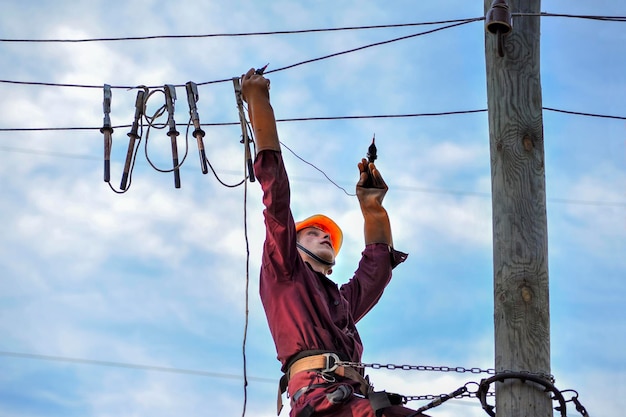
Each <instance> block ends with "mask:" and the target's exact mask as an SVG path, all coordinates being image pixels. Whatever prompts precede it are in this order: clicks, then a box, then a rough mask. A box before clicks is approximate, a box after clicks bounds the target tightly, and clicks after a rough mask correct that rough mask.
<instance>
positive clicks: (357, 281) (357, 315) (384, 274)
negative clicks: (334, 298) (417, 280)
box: [341, 243, 408, 323]
mask: <svg viewBox="0 0 626 417" xmlns="http://www.w3.org/2000/svg"><path fill="white" fill-rule="evenodd" d="M407 256H408V254H406V253H404V252H400V251H398V250H395V249H393V248H392V247H390V246H389V245H387V244H384V243H372V244H369V245H367V246H366V247H365V250H364V251H363V253H362V254H361V261H360V262H359V266H358V268H357V270H356V271H355V273H354V276H353V277H352V279H351V280H350V281H349V282H348V283H346V284H344V285H342V287H341V293H342V295H343V296H344V297H345V298H346V300H348V303H349V305H350V309H351V313H352V317H353V319H354V322H355V323H357V322H358V321H359V320H361V319H362V318H363V317H364V316H365V314H367V313H368V312H369V311H370V310H371V309H372V308H373V307H374V306H375V305H376V303H378V300H380V297H381V296H382V294H383V291H384V290H385V287H386V286H387V284H389V281H391V271H392V269H393V268H395V267H396V266H397V265H398V264H400V263H402V262H404V261H405V260H406V258H407Z"/></svg>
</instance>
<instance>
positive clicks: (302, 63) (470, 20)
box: [0, 17, 484, 90]
mask: <svg viewBox="0 0 626 417" xmlns="http://www.w3.org/2000/svg"><path fill="white" fill-rule="evenodd" d="M480 20H484V18H483V17H479V18H472V19H464V20H461V21H458V22H457V23H453V24H450V25H447V26H442V27H439V28H436V29H432V30H428V31H425V32H419V33H414V34H411V35H407V36H401V37H397V38H393V39H388V40H385V41H381V42H375V43H372V44H367V45H364V46H360V47H357V48H352V49H349V50H345V51H340V52H335V53H332V54H328V55H324V56H321V57H317V58H312V59H307V60H305V61H300V62H296V63H294V64H290V65H287V66H284V67H280V68H276V69H273V70H270V71H266V72H265V74H270V73H274V72H279V71H285V70H287V69H291V68H294V67H298V66H301V65H305V64H310V63H313V62H318V61H321V60H325V59H329V58H334V57H337V56H340V55H345V54H349V53H353V52H357V51H361V50H364V49H367V48H372V47H375V46H380V45H386V44H389V43H392V42H398V41H402V40H406V39H410V38H414V37H417V36H423V35H429V34H432V33H435V32H439V31H442V30H445V29H451V28H454V27H457V26H462V25H465V24H468V23H473V22H477V21H480ZM229 81H232V77H229V78H222V79H219V80H212V81H205V82H200V83H196V85H198V86H200V85H209V84H218V83H223V82H229ZM0 83H6V84H19V85H37V86H48V87H75V88H102V86H101V85H86V84H67V83H64V84H58V83H49V82H33V81H15V80H0ZM173 85H174V87H184V84H173ZM111 88H112V89H113V88H115V89H124V90H132V89H135V88H138V87H137V86H119V85H118V86H113V85H112V86H111ZM148 88H150V89H155V88H158V86H151V87H148Z"/></svg>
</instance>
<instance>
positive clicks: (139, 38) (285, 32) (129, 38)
mask: <svg viewBox="0 0 626 417" xmlns="http://www.w3.org/2000/svg"><path fill="white" fill-rule="evenodd" d="M475 19H483V18H482V17H477V18H475ZM466 20H468V19H451V20H439V21H432V22H418V23H395V24H388V25H366V26H346V27H335V28H319V29H298V30H278V31H267V32H235V33H211V34H203V35H152V36H124V37H109V38H83V39H6V38H5V39H0V42H19V43H84V42H114V41H143V40H154V39H198V38H231V37H245V36H267V35H296V34H305V33H320V32H339V31H351V30H371V29H392V28H402V27H412V26H427V25H443V24H450V23H457V22H463V21H466Z"/></svg>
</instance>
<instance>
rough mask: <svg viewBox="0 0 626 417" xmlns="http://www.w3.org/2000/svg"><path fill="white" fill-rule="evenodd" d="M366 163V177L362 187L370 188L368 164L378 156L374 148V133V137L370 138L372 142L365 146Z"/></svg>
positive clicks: (371, 185) (371, 180) (371, 182)
mask: <svg viewBox="0 0 626 417" xmlns="http://www.w3.org/2000/svg"><path fill="white" fill-rule="evenodd" d="M366 156H367V165H366V167H365V169H366V170H367V179H366V180H365V182H364V183H363V187H364V188H372V187H373V186H374V183H373V179H372V173H371V172H370V167H369V164H370V163H371V162H374V161H375V160H376V159H377V158H378V154H377V149H376V134H375V133H374V137H373V138H372V144H371V145H370V146H369V147H368V148H367V155H366Z"/></svg>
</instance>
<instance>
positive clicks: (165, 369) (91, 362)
mask: <svg viewBox="0 0 626 417" xmlns="http://www.w3.org/2000/svg"><path fill="white" fill-rule="evenodd" d="M0 356H6V357H13V358H22V359H38V360H45V361H53V362H65V363H77V364H82V365H96V366H109V367H114V368H127V369H139V370H143V371H154V372H168V373H175V374H184V375H195V376H203V377H210V378H221V379H241V378H242V377H241V376H240V375H235V374H226V373H219V372H209V371H198V370H194V369H182V368H172V367H165V366H154V365H139V364H136V363H126V362H114V361H102V360H95V359H80V358H70V357H65V356H51V355H39V354H33V353H20V352H6V351H0ZM247 379H249V380H255V381H257V382H268V383H272V384H274V383H276V380H275V379H271V378H262V377H250V376H249V377H248V378H247Z"/></svg>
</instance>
